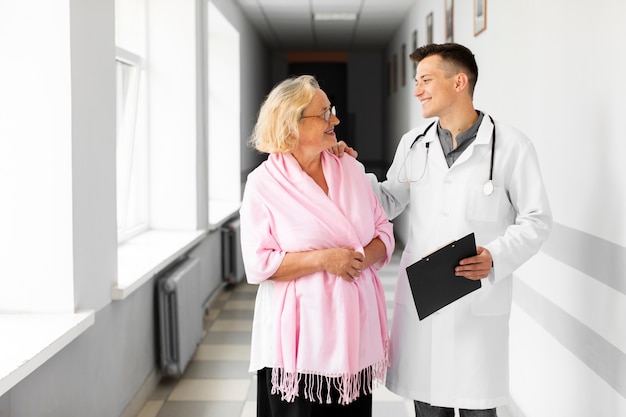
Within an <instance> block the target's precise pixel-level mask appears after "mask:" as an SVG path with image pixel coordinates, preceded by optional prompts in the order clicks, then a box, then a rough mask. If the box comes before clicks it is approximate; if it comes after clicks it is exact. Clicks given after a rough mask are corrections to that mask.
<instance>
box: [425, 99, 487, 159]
mask: <svg viewBox="0 0 626 417" xmlns="http://www.w3.org/2000/svg"><path fill="white" fill-rule="evenodd" d="M476 113H478V119H476V122H474V124H473V125H472V126H471V127H470V128H469V129H467V130H466V131H465V132H461V133H459V134H458V135H457V137H456V143H457V146H456V149H452V133H451V132H450V131H449V130H447V129H443V128H442V127H441V126H440V125H439V123H437V135H438V136H439V142H440V143H441V147H442V148H443V153H444V155H445V156H446V162H447V163H448V168H449V167H451V166H452V164H454V161H456V160H457V159H458V157H459V156H461V154H462V153H463V151H464V150H465V149H467V147H468V146H469V145H470V144H471V143H472V142H474V139H476V134H477V133H478V128H479V127H480V123H481V122H482V121H483V117H484V116H485V114H484V113H483V112H481V111H479V110H477V111H476Z"/></svg>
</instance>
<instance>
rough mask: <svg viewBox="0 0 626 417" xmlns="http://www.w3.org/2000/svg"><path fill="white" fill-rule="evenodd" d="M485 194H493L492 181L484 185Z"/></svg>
mask: <svg viewBox="0 0 626 417" xmlns="http://www.w3.org/2000/svg"><path fill="white" fill-rule="evenodd" d="M483 193H484V194H485V195H491V194H493V182H492V181H491V180H489V181H487V182H486V183H485V185H483Z"/></svg>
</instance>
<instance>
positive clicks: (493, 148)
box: [409, 116, 496, 195]
mask: <svg viewBox="0 0 626 417" xmlns="http://www.w3.org/2000/svg"><path fill="white" fill-rule="evenodd" d="M488 117H489V120H490V121H491V124H492V125H493V130H492V131H491V156H490V161H489V179H488V180H487V182H486V183H485V185H484V186H483V193H484V194H485V195H491V194H492V193H493V165H494V161H495V155H496V123H495V122H494V120H493V118H492V117H491V116H488ZM435 123H437V121H436V120H435V121H434V122H432V123H431V124H429V125H428V126H427V127H426V129H424V131H423V132H422V133H420V134H419V135H417V137H416V138H415V139H414V140H413V142H412V143H411V146H409V152H410V151H411V150H412V149H413V146H415V144H416V143H417V142H418V141H419V140H420V139H422V138H424V137H426V134H427V133H428V131H429V130H430V128H431V127H433V126H434V125H435ZM425 146H426V157H427V159H428V152H429V151H430V142H428V143H426V145H425ZM426 163H428V161H426ZM420 178H421V177H420Z"/></svg>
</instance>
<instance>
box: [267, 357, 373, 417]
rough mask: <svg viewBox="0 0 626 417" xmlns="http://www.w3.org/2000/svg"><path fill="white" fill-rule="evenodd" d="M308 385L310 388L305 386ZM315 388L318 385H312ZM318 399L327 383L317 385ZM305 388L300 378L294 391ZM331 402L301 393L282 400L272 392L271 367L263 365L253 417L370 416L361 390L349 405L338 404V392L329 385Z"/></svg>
mask: <svg viewBox="0 0 626 417" xmlns="http://www.w3.org/2000/svg"><path fill="white" fill-rule="evenodd" d="M309 388H310V387H309ZM314 389H315V390H317V389H318V387H315V388H314ZM320 389H321V392H322V398H326V395H327V393H328V386H327V384H322V387H320ZM304 390H305V387H304V381H300V384H299V387H298V392H300V393H303V392H304ZM330 397H331V400H332V402H331V404H325V403H324V404H320V403H318V402H312V401H310V400H308V399H306V398H304V396H303V395H300V396H297V397H296V398H295V400H294V401H293V402H287V401H282V400H281V399H280V394H272V370H271V369H270V368H263V369H261V370H259V372H258V374H257V417H369V416H371V415H372V394H371V393H370V394H366V393H365V392H363V390H361V393H360V395H359V397H358V398H357V399H356V400H354V401H352V402H351V403H350V404H347V405H342V404H339V403H338V399H339V392H338V391H337V390H336V389H335V388H334V387H332V386H331V390H330Z"/></svg>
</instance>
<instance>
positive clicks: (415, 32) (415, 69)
mask: <svg viewBox="0 0 626 417" xmlns="http://www.w3.org/2000/svg"><path fill="white" fill-rule="evenodd" d="M412 41H413V49H412V50H411V53H413V51H415V50H416V49H417V29H416V30H414V31H413V39H412ZM416 71H417V62H415V61H413V74H411V77H412V76H414V75H415V72H416Z"/></svg>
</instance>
